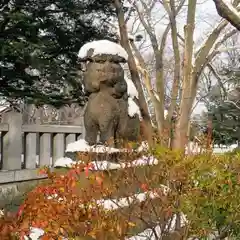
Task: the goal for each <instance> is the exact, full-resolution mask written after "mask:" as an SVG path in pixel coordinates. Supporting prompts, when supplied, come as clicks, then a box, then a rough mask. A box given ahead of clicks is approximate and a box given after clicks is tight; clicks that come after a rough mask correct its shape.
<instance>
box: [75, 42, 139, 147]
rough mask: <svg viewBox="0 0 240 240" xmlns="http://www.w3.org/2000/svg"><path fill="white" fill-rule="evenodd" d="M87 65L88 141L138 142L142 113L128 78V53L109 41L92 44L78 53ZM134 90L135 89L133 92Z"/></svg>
mask: <svg viewBox="0 0 240 240" xmlns="http://www.w3.org/2000/svg"><path fill="white" fill-rule="evenodd" d="M78 57H79V59H80V61H82V62H85V63H86V71H85V73H84V77H83V83H84V89H85V92H86V95H87V96H89V99H88V103H87V107H86V110H85V113H84V125H85V129H86V137H85V140H86V141H87V142H88V143H89V145H95V144H97V136H98V133H100V143H101V144H106V143H107V144H109V145H110V146H116V140H118V139H121V140H127V141H137V138H138V136H139V129H140V122H139V121H140V120H139V116H140V111H139V108H138V106H137V105H136V103H135V100H136V98H138V93H137V91H136V88H135V86H134V84H133V83H132V81H131V80H127V81H126V80H125V79H124V70H123V68H122V66H121V63H126V62H127V60H128V54H127V53H126V51H125V50H124V49H123V48H122V47H121V46H120V45H119V44H117V43H114V42H111V41H108V40H99V41H93V42H89V43H87V44H85V45H83V46H82V48H81V49H80V51H79V53H78ZM132 89H133V90H132Z"/></svg>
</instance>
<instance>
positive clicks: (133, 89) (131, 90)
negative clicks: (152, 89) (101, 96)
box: [125, 78, 138, 99]
mask: <svg viewBox="0 0 240 240" xmlns="http://www.w3.org/2000/svg"><path fill="white" fill-rule="evenodd" d="M125 81H126V83H127V91H128V96H129V97H130V98H132V99H134V98H137V99H138V91H137V89H136V87H135V85H134V83H133V81H132V80H131V79H129V78H125Z"/></svg>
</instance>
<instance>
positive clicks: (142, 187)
mask: <svg viewBox="0 0 240 240" xmlns="http://www.w3.org/2000/svg"><path fill="white" fill-rule="evenodd" d="M140 188H141V189H142V190H143V191H148V189H149V188H148V185H147V184H146V183H142V184H141V186H140Z"/></svg>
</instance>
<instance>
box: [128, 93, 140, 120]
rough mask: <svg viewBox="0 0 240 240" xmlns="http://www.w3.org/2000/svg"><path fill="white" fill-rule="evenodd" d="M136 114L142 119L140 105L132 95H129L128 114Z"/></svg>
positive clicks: (131, 115)
mask: <svg viewBox="0 0 240 240" xmlns="http://www.w3.org/2000/svg"><path fill="white" fill-rule="evenodd" d="M136 115H138V116H139V119H140V120H141V119H142V117H141V112H140V109H139V106H138V105H137V104H136V103H135V102H134V101H133V99H132V98H131V97H128V116H129V117H134V116H136Z"/></svg>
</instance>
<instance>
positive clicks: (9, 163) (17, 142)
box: [2, 112, 23, 170]
mask: <svg viewBox="0 0 240 240" xmlns="http://www.w3.org/2000/svg"><path fill="white" fill-rule="evenodd" d="M4 115H5V116H4V120H5V121H6V123H8V126H9V130H8V132H5V133H3V138H2V144H3V145H2V146H3V148H2V154H3V155H2V170H17V169H21V165H22V162H21V160H22V159H21V157H22V140H23V138H22V114H21V113H18V112H8V113H6V114H4Z"/></svg>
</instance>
